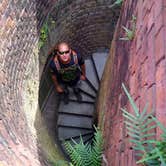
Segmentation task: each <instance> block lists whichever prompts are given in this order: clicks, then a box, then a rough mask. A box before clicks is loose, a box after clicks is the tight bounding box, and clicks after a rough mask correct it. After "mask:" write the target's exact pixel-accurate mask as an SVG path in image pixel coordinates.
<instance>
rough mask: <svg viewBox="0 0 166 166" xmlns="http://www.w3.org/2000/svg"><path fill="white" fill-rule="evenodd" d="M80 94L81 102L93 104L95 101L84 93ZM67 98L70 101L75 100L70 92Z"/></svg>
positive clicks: (74, 96)
mask: <svg viewBox="0 0 166 166" xmlns="http://www.w3.org/2000/svg"><path fill="white" fill-rule="evenodd" d="M80 94H81V96H82V100H83V101H91V102H95V100H94V99H93V98H91V97H90V96H88V95H86V94H84V93H82V92H80ZM69 98H70V99H71V100H77V98H76V95H75V94H74V93H73V92H71V91H70V95H69Z"/></svg>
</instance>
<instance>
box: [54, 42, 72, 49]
mask: <svg viewBox="0 0 166 166" xmlns="http://www.w3.org/2000/svg"><path fill="white" fill-rule="evenodd" d="M60 45H66V46H68V47H69V48H70V45H69V44H68V43H67V42H65V41H63V42H59V43H58V44H57V50H59V47H60Z"/></svg>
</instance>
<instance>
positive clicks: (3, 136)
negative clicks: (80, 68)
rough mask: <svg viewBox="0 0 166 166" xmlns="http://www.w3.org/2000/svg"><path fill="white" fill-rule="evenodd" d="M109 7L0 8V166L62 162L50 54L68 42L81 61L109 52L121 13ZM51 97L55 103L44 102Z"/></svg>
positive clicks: (5, 4) (108, 0)
mask: <svg viewBox="0 0 166 166" xmlns="http://www.w3.org/2000/svg"><path fill="white" fill-rule="evenodd" d="M112 3H114V1H113V0H90V1H89V0H81V1H80V0H77V1H75V0H56V1H52V0H42V1H40V0H32V1H19V2H18V1H2V2H1V4H0V17H1V18H2V19H1V20H0V25H1V26H2V28H1V30H0V41H1V45H0V52H1V53H2V54H1V55H2V56H1V57H0V62H1V63H0V69H1V70H0V83H1V84H0V92H1V93H0V94H1V98H0V108H1V110H2V111H1V112H0V127H1V131H0V140H1V141H0V148H1V150H2V151H1V152H0V165H1V164H2V165H4V166H10V165H44V166H46V165H50V161H51V162H53V161H52V160H54V161H55V160H57V158H58V159H63V157H62V156H61V155H60V153H59V151H58V150H56V148H57V147H56V133H55V127H56V126H55V124H56V123H54V122H56V116H54V115H55V113H56V111H57V110H56V108H57V107H58V102H57V96H56V95H55V94H52V93H51V92H53V91H54V89H53V84H52V80H51V79H50V75H49V71H48V63H47V62H48V60H49V59H47V58H48V57H47V55H48V51H49V49H50V48H51V47H52V46H53V45H54V44H55V43H57V42H58V41H60V40H65V41H67V42H69V43H70V44H71V46H72V47H73V49H76V50H78V51H79V52H80V53H81V54H82V55H83V56H84V57H85V59H89V58H90V55H92V53H95V52H98V51H100V52H102V51H103V50H104V51H105V49H109V48H110V44H111V40H112V35H113V31H114V27H115V24H116V21H117V19H118V16H119V8H118V7H117V8H111V5H112ZM45 23H47V25H48V28H49V33H48V36H47V41H46V42H45V43H44V46H43V47H42V48H41V49H40V52H39V53H38V49H37V45H38V41H37V40H38V38H39V32H40V30H41V29H42V25H44V24H45ZM39 84H40V86H39V89H38V85H39ZM38 93H39V94H38ZM50 94H51V95H54V97H51V98H48V97H49V96H50ZM38 98H39V107H40V108H38ZM51 99H52V101H51ZM48 101H49V102H51V103H52V104H53V105H52V108H53V109H52V110H51V111H50V114H52V116H50V114H48V112H47V111H48V109H46V104H47V102H48ZM41 110H42V115H41V112H40V111H41ZM46 110H47V111H46ZM43 118H44V119H45V120H46V122H47V126H46V125H45V123H44V122H43ZM47 129H48V130H49V131H50V134H51V135H52V137H49V135H48V133H47ZM52 138H53V141H52ZM48 144H49V146H48ZM53 148H54V150H53ZM11 154H12V155H11ZM48 161H49V162H48Z"/></svg>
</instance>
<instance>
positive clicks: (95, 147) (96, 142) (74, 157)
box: [64, 128, 103, 166]
mask: <svg viewBox="0 0 166 166" xmlns="http://www.w3.org/2000/svg"><path fill="white" fill-rule="evenodd" d="M95 129H96V128H95ZM80 138H81V139H80V140H81V141H80V142H79V143H76V142H75V141H74V140H73V139H72V142H73V144H74V145H72V144H71V143H70V142H65V143H64V145H65V148H66V150H67V152H68V154H69V156H70V158H71V163H70V165H71V166H92V165H93V166H100V165H101V161H102V151H103V138H102V133H101V131H100V130H99V129H96V132H95V135H94V139H93V144H92V145H91V144H88V143H87V144H84V143H83V140H82V137H81V136H80Z"/></svg>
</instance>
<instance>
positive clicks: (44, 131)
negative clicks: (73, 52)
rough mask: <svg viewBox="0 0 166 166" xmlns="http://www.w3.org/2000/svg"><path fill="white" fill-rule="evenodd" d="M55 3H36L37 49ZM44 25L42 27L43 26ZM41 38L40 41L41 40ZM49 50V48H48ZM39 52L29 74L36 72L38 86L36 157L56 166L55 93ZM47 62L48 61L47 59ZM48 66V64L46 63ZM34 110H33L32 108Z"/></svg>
mask: <svg viewBox="0 0 166 166" xmlns="http://www.w3.org/2000/svg"><path fill="white" fill-rule="evenodd" d="M38 3H39V4H38ZM55 3H56V2H55V1H47V0H44V1H42V3H41V2H40V1H37V4H36V9H37V21H38V26H37V31H38V35H39V36H40V37H39V38H40V39H39V43H38V47H39V48H40V47H41V45H42V43H41V40H42V41H43V42H44V41H45V40H46V36H45V35H46V33H47V32H46V31H47V27H46V26H45V22H47V19H48V16H49V12H50V11H51V9H52V6H55ZM43 25H44V26H43ZM41 37H42V39H41ZM48 48H49V46H48ZM48 48H46V49H45V51H44V54H46V56H47V51H48V50H49V49H48ZM41 51H42V49H39V50H38V51H37V52H36V53H37V54H38V60H37V63H36V64H35V66H36V67H37V66H38V67H37V68H36V70H34V71H33V72H32V73H31V74H32V75H33V76H32V79H34V76H35V72H37V75H38V79H39V84H38V107H37V108H36V111H35V112H36V115H35V121H34V127H35V129H36V135H37V145H38V156H39V160H40V162H41V165H43V166H47V165H56V163H57V162H59V161H60V160H64V158H63V156H62V154H61V152H60V151H59V150H58V147H57V143H56V140H55V139H56V137H55V134H56V117H57V116H56V108H57V107H58V102H57V101H58V99H57V95H56V93H55V91H54V90H53V84H52V80H51V77H50V73H49V69H48V67H47V66H45V62H44V63H43V60H42V59H41ZM48 60H49V59H48ZM46 65H48V63H46ZM32 109H34V108H32ZM42 157H43V158H44V159H45V160H43V158H42Z"/></svg>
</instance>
